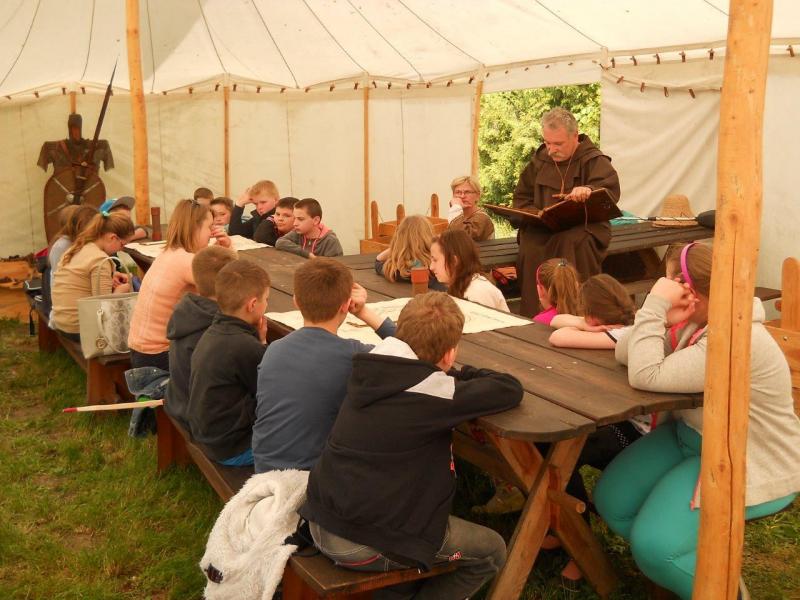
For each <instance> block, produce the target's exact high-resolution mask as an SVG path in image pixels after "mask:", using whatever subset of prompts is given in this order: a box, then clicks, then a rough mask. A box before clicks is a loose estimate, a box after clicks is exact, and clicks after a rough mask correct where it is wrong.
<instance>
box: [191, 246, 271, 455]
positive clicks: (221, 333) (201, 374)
mask: <svg viewBox="0 0 800 600" xmlns="http://www.w3.org/2000/svg"><path fill="white" fill-rule="evenodd" d="M269 284H270V280H269V275H268V274H267V272H266V271H265V270H264V269H262V268H261V267H259V266H258V265H257V264H255V263H252V262H249V261H246V260H244V259H239V260H235V261H233V262H231V263H229V264H227V265H225V266H224V267H222V269H221V270H220V272H219V274H218V275H217V279H216V282H215V291H216V296H217V304H219V312H218V313H217V314H216V316H215V317H214V320H213V321H212V323H211V326H210V327H209V328H208V329H207V330H206V332H205V333H204V334H203V336H202V337H201V338H200V341H199V342H198V343H197V347H196V348H195V350H194V353H193V354H192V363H191V373H190V375H189V407H188V410H187V418H188V421H189V425H190V430H191V434H192V438H193V439H194V440H196V441H197V442H198V443H199V444H200V446H201V447H202V448H203V451H204V452H205V453H206V455H207V456H208V457H209V458H211V459H212V460H214V461H216V462H218V463H220V464H223V465H228V466H232V467H240V466H246V465H252V464H253V451H252V444H251V439H252V435H253V422H254V421H255V408H256V377H257V370H258V363H259V362H261V357H262V356H263V355H264V344H265V343H266V339H267V323H266V317H265V316H264V313H265V312H266V310H267V299H268V297H269Z"/></svg>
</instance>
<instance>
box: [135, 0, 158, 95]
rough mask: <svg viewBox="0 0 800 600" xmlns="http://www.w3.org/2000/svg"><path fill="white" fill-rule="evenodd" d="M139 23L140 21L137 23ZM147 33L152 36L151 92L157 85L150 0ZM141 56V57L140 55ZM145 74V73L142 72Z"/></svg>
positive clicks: (148, 2) (148, 3)
mask: <svg viewBox="0 0 800 600" xmlns="http://www.w3.org/2000/svg"><path fill="white" fill-rule="evenodd" d="M136 25H137V26H138V25H139V24H138V23H137V24H136ZM147 34H148V37H149V38H150V64H151V68H152V74H153V75H152V77H151V78H150V93H151V94H152V93H153V90H154V89H155V87H156V50H155V47H154V46H153V24H152V23H151V22H150V0H147ZM141 51H142V45H141V44H139V52H141ZM140 58H141V57H140ZM142 75H144V74H142Z"/></svg>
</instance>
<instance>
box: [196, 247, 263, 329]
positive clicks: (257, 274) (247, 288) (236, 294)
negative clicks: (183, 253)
mask: <svg viewBox="0 0 800 600" xmlns="http://www.w3.org/2000/svg"><path fill="white" fill-rule="evenodd" d="M192 266H194V263H192ZM269 284H270V280H269V273H267V272H266V271H265V270H264V269H262V268H261V267H259V266H258V265H257V264H256V263H254V262H252V261H249V260H244V259H241V258H240V259H237V260H233V261H231V262H229V263H228V264H227V265H225V266H224V267H222V268H221V269H220V271H219V273H217V279H216V281H215V284H214V289H215V291H216V298H217V304H219V310H220V312H222V313H224V314H226V315H230V314H233V313H235V312H236V311H237V310H239V309H241V308H242V307H243V306H244V305H245V304H246V303H247V302H248V301H249V300H250V299H251V298H261V296H262V295H263V294H264V292H266V291H267V289H268V288H269Z"/></svg>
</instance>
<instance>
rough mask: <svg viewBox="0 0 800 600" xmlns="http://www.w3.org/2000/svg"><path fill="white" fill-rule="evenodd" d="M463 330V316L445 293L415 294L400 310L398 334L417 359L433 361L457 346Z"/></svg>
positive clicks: (438, 359)
mask: <svg viewBox="0 0 800 600" xmlns="http://www.w3.org/2000/svg"><path fill="white" fill-rule="evenodd" d="M463 330H464V315H463V313H462V312H461V309H460V308H458V304H456V302H455V300H453V299H452V298H451V297H450V296H448V295H447V294H445V293H444V292H428V293H427V294H421V295H419V296H415V297H414V298H412V299H411V300H409V301H408V304H406V305H405V306H404V307H403V310H402V311H400V317H399V318H398V320H397V332H396V333H395V337H396V338H397V339H399V340H403V341H404V342H405V343H406V344H408V345H409V346H410V347H411V349H412V350H413V351H414V354H416V355H417V358H419V359H420V360H424V361H427V362H430V363H433V364H436V363H438V362H439V361H440V360H442V357H443V356H444V355H445V352H447V351H448V350H450V349H452V348H455V347H456V346H457V345H458V341H459V340H460V339H461V332H462V331H463Z"/></svg>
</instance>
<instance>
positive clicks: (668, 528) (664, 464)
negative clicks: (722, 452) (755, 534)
mask: <svg viewBox="0 0 800 600" xmlns="http://www.w3.org/2000/svg"><path fill="white" fill-rule="evenodd" d="M701 441H702V438H701V436H700V435H699V434H698V433H697V432H696V431H695V430H693V429H691V428H690V427H689V426H688V425H686V424H685V423H684V422H683V421H668V422H666V423H664V424H662V425H659V426H658V427H657V428H656V429H655V430H654V431H653V432H652V433H650V434H648V435H646V436H644V437H643V438H640V439H639V440H637V441H636V442H634V443H633V444H631V445H630V446H628V447H627V448H625V450H623V451H622V452H621V453H620V454H619V455H618V456H617V457H616V458H615V459H614V460H613V461H612V462H611V464H610V465H609V466H608V467H607V468H606V470H605V471H604V472H603V476H602V477H601V478H600V481H598V483H597V487H596V488H595V490H594V503H595V506H596V507H597V510H598V512H599V513H600V515H601V516H602V517H603V519H605V521H606V523H608V526H609V527H610V528H611V529H613V530H614V531H615V532H616V533H618V534H619V535H621V536H622V537H624V538H625V539H626V540H628V541H629V542H630V544H631V553H632V554H633V558H634V560H635V561H636V564H637V565H639V568H640V569H641V570H642V572H643V573H644V574H645V575H646V576H647V577H648V578H649V579H650V580H651V581H654V582H655V583H657V584H658V585H660V586H661V587H664V588H667V589H669V590H671V591H672V592H674V593H676V594H677V595H678V596H680V597H681V598H683V599H684V600H691V597H692V586H693V584H694V568H695V559H696V557H697V532H698V530H699V528H700V510H699V509H698V510H691V508H690V507H689V503H690V502H691V499H692V496H693V494H694V490H695V486H696V485H697V478H698V476H699V474H700V445H701ZM796 495H797V494H790V495H789V496H785V497H783V498H778V499H777V500H771V501H770V502H765V503H763V504H758V505H756V506H748V507H747V509H746V510H745V519H747V520H750V519H757V518H759V517H764V516H767V515H771V514H773V513H776V512H778V511H779V510H781V509H783V508H785V507H786V506H788V505H789V504H791V502H792V500H794V498H795V496H796Z"/></svg>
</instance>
